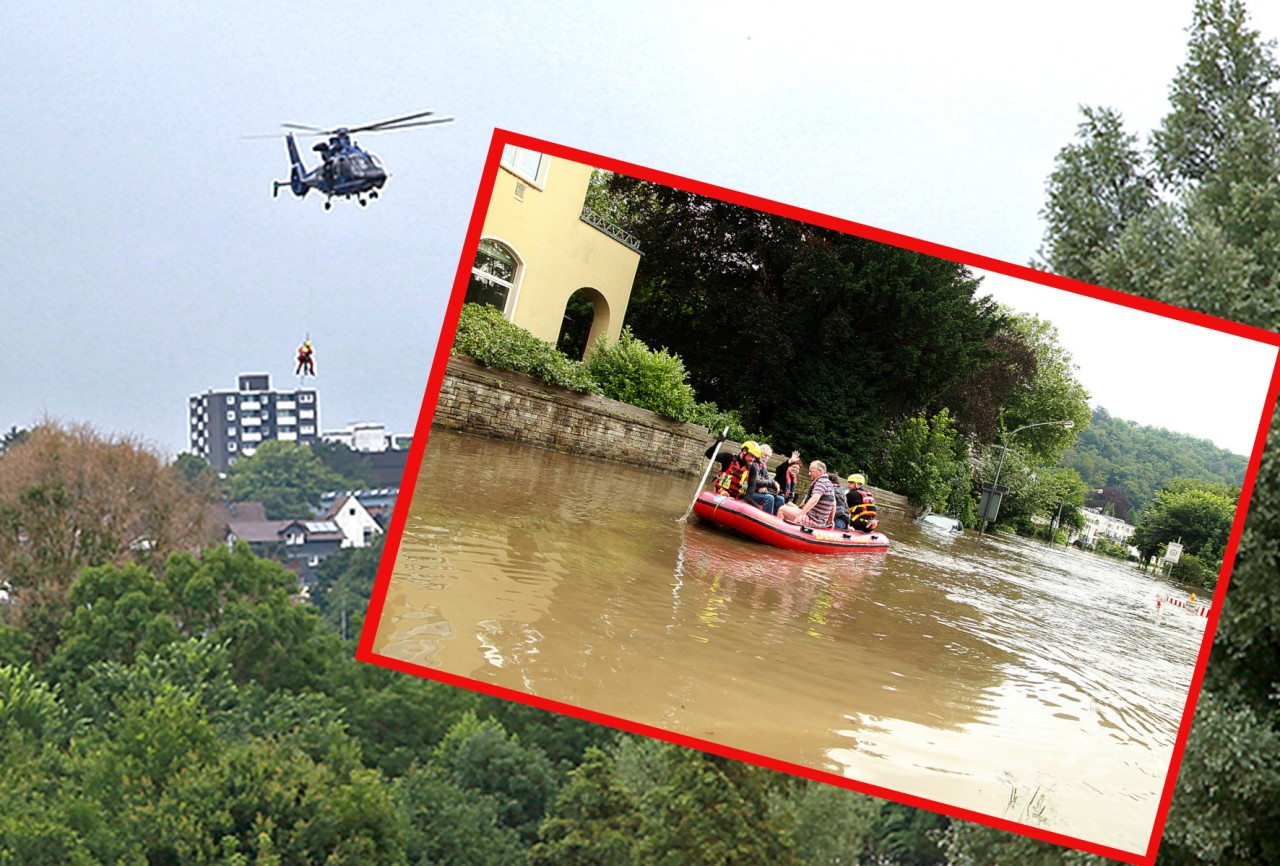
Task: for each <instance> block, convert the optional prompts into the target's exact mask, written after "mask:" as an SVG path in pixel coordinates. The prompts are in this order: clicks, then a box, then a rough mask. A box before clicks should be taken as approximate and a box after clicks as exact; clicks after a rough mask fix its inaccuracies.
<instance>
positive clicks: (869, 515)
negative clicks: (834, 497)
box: [845, 472, 880, 532]
mask: <svg viewBox="0 0 1280 866" xmlns="http://www.w3.org/2000/svg"><path fill="white" fill-rule="evenodd" d="M866 483H867V479H866V477H865V476H863V475H862V474H861V473H858V472H855V473H853V474H852V475H850V476H849V489H848V490H847V491H846V492H845V501H846V502H847V503H849V526H850V528H852V529H856V530H857V531H858V532H875V531H876V527H877V526H879V525H880V521H879V520H878V519H877V518H876V498H875V497H874V496H872V495H871V491H870V490H868V489H867V488H866V487H864V486H863V485H865V484H866Z"/></svg>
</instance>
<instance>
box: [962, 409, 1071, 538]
mask: <svg viewBox="0 0 1280 866" xmlns="http://www.w3.org/2000/svg"><path fill="white" fill-rule="evenodd" d="M1054 425H1057V426H1059V427H1064V428H1066V429H1067V430H1070V429H1071V428H1073V427H1075V426H1076V424H1075V422H1074V421H1041V422H1040V423H1038V424H1026V425H1023V426H1022V427H1019V428H1018V429H1017V430H1014V431H1013V432H1012V433H1006V434H1005V435H1004V440H1003V441H1002V442H1001V443H1000V462H999V463H997V464H996V477H995V478H994V479H993V480H992V481H991V493H992V497H993V498H995V497H996V496H997V494H996V489H997V488H998V487H999V485H1000V470H1001V469H1004V458H1005V456H1006V455H1007V454H1008V453H1009V440H1010V439H1012V438H1013V437H1014V436H1017V435H1018V434H1019V433H1021V432H1022V431H1023V430H1030V429H1031V428H1032V427H1052V426H1054ZM992 510H993V509H991V508H990V507H988V508H987V509H986V511H992ZM994 510H995V511H996V512H999V510H1000V500H999V499H998V498H995V508H994ZM995 516H996V515H995V514H993V515H992V519H993V520H994V519H995ZM986 531H987V516H986V512H985V511H984V513H983V515H982V526H981V527H980V528H979V529H978V534H979V535H982V534H983V533H984V532H986Z"/></svg>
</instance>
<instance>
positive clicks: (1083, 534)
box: [1080, 508, 1133, 545]
mask: <svg viewBox="0 0 1280 866" xmlns="http://www.w3.org/2000/svg"><path fill="white" fill-rule="evenodd" d="M1080 515H1081V517H1083V518H1084V529H1082V530H1081V531H1080V538H1081V539H1083V540H1084V541H1085V543H1087V544H1094V543H1095V542H1097V540H1098V539H1099V538H1105V539H1107V540H1108V541H1110V542H1112V543H1114V544H1126V545H1127V544H1128V543H1129V539H1130V538H1132V537H1133V527H1132V526H1130V525H1129V524H1128V523H1125V522H1124V521H1123V520H1121V519H1120V518H1118V517H1112V516H1111V515H1109V514H1103V513H1102V512H1101V511H1099V510H1098V509H1096V508H1085V509H1082V510H1081V512H1080Z"/></svg>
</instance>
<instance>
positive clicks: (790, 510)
mask: <svg viewBox="0 0 1280 866" xmlns="http://www.w3.org/2000/svg"><path fill="white" fill-rule="evenodd" d="M835 510H836V488H835V485H833V484H832V483H831V479H830V478H828V477H827V464H825V463H823V462H822V461H821V460H815V461H813V462H812V463H810V464H809V493H808V494H807V495H806V497H805V501H804V504H803V505H793V504H791V503H788V504H786V505H784V506H782V508H780V509H779V510H778V516H779V517H781V518H782V519H783V520H785V521H787V522H788V523H798V524H800V525H801V526H814V527H828V526H830V525H831V517H832V515H833V514H835Z"/></svg>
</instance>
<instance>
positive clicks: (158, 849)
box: [0, 423, 961, 866]
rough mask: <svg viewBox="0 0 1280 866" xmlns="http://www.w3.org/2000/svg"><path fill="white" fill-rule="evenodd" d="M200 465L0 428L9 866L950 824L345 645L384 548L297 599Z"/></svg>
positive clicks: (860, 850) (621, 844)
mask: <svg viewBox="0 0 1280 866" xmlns="http://www.w3.org/2000/svg"><path fill="white" fill-rule="evenodd" d="M291 447H293V448H295V449H296V453H295V454H293V455H292V456H291V457H290V458H289V459H288V460H285V459H284V457H285V455H284V453H283V451H282V450H279V449H268V450H267V452H266V454H265V455H264V461H263V462H262V464H259V465H257V467H256V468H255V464H254V463H253V462H251V461H254V460H256V458H257V455H255V456H254V457H253V458H246V460H245V465H244V467H243V468H242V470H241V471H240V473H238V474H239V475H240V476H241V481H239V482H237V484H239V483H244V479H248V478H251V477H253V476H254V474H255V473H258V472H260V471H261V470H262V469H263V468H264V466H266V467H271V468H272V469H273V471H272V472H271V473H270V475H271V478H270V481H271V489H280V488H281V487H288V488H289V489H290V490H291V491H292V492H290V493H289V495H287V496H282V497H281V502H286V501H289V500H290V499H292V498H296V496H297V495H298V494H299V493H300V492H301V491H304V490H305V488H307V487H308V485H309V484H310V483H311V482H312V480H313V478H314V476H315V475H316V468H315V465H314V464H315V463H316V462H318V460H319V458H317V457H316V456H315V455H312V454H311V453H310V452H309V450H308V449H307V448H306V446H291ZM286 463H287V464H288V466H287V467H286ZM205 470H207V467H203V469H202V467H200V466H199V465H198V464H197V462H196V461H194V460H191V459H187V460H181V461H177V462H174V463H164V462H163V461H162V460H161V459H160V458H159V457H157V456H156V455H155V454H154V453H152V452H151V451H149V449H148V448H147V447H146V446H145V445H142V444H141V443H139V442H137V441H136V440H133V439H130V438H127V437H125V438H109V437H104V436H102V435H100V434H98V433H96V432H95V431H93V430H92V429H91V428H88V427H86V426H75V427H71V428H64V427H61V426H58V425H55V424H50V423H46V424H42V425H40V426H38V427H36V428H34V429H32V430H23V431H18V430H16V429H15V430H12V431H11V432H10V434H7V435H6V436H5V437H4V438H3V441H0V780H2V781H3V784H0V863H6V864H7V863H15V864H16V863H21V864H24V866H43V864H48V866H54V864H59V866H61V864H73V866H92V864H107V863H146V864H155V866H165V864H174V866H176V864H184V866H187V864H210V866H214V864H216V866H279V864H286V863H287V864H300V866H301V864H326V866H339V864H362V866H364V864H370V866H372V864H396V866H400V864H404V866H410V864H414V866H417V864H421V866H428V864H431V866H447V864H457V866H464V864H465V866H484V864H493V866H499V864H501V866H521V864H546V866H550V864H575V863H579V864H589V863H599V864H605V863H669V864H682V866H683V864H689V866H698V864H708V866H712V864H730V863H769V864H800V863H837V862H853V861H854V860H855V859H858V858H866V859H867V862H876V863H904V864H907V863H919V864H924V863H941V862H943V860H944V859H945V856H946V855H945V854H944V853H943V848H944V846H946V845H949V844H961V842H960V841H959V837H958V836H957V837H956V841H954V842H949V841H948V839H949V837H948V836H946V835H945V833H946V831H947V828H948V826H949V824H950V822H949V821H948V820H947V819H946V818H942V817H939V816H937V815H932V814H929V813H917V812H915V810H912V809H909V808H908V807H904V806H900V805H897V804H893V803H888V802H884V801H881V800H877V799H874V798H871V797H866V796H863V795H859V794H855V793H852V792H849V791H845V790H842V789H839V788H834V787H831V786H827V785H821V784H817V783H811V782H807V781H802V780H799V779H796V778H793V777H791V776H787V775H784V774H780V773H774V772H771V771H767V770H763V769H761V768H758V767H755V766H752V765H749V764H742V763H738V762H736V761H730V760H727V759H723V758H718V757H714V756H711V755H707V754H704V753H702V752H699V751H696V750H692V749H687V748H684V747H679V746H674V745H670V744H666V743H662V742H658V741H655V740H649V739H645V738H641V737H636V736H633V735H629V734H624V733H621V732H618V731H615V730H613V729H611V728H607V727H602V726H599V725H594V724H590V723H587V722H581V721H577V720H574V719H572V718H569V717H566V716H560V715H556V714H553V713H548V712H545V711H542V710H537V709H533V708H530V707H527V706H524V705H522V704H517V703H512V702H507V701H501V700H498V699H495V698H490V697H485V696H482V695H480V694H478V693H475V692H471V691H467V690H464V689H458V688H454V687H452V686H446V685H442V684H440V683H436V682H432V681H429V680H424V679H419V678H417V677H412V676H407V675H404V674H400V673H396V672H393V671H389V670H386V669H383V668H379V667H375V666H371V665H367V664H362V663H359V662H356V661H355V660H354V651H355V645H354V640H352V639H350V638H353V637H354V636H355V635H356V634H358V633H359V629H360V625H361V622H360V620H361V613H362V612H363V610H364V609H365V607H366V605H367V603H368V596H369V592H370V589H371V588H372V585H373V581H374V576H375V573H376V569H377V564H378V561H379V558H380V553H381V547H380V545H375V546H373V547H369V548H363V549H355V548H348V549H344V550H341V551H338V552H335V553H332V554H330V555H329V556H328V557H326V558H325V559H324V561H323V562H322V563H321V564H320V567H319V569H318V574H317V580H316V582H315V584H314V585H313V586H312V587H311V593H310V601H309V602H304V601H303V600H302V599H301V598H300V596H299V593H298V590H299V585H298V579H297V576H296V575H295V574H294V573H293V572H291V571H289V570H287V569H286V568H285V567H284V566H282V565H280V564H279V563H277V562H273V561H271V560H269V559H265V558H262V557H259V556H256V555H254V554H253V553H251V552H250V551H249V549H248V548H247V547H246V546H245V545H244V544H243V543H240V544H238V545H237V546H236V547H234V548H233V549H229V548H228V547H226V546H225V545H224V544H214V543H213V541H212V539H211V538H210V537H209V536H208V535H207V532H206V530H207V529H208V526H207V524H206V523H205V521H203V520H202V517H201V515H202V513H203V506H205V505H208V504H210V503H211V497H214V496H216V495H217V493H216V490H215V488H214V486H213V485H211V484H209V483H208V482H209V481H210V480H211V478H210V475H209V473H208V472H207V471H205ZM235 489H237V490H239V489H240V488H239V487H236V488H235ZM142 491H149V492H146V493H144V492H142ZM344 632H345V633H346V634H347V635H348V637H347V638H344Z"/></svg>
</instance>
